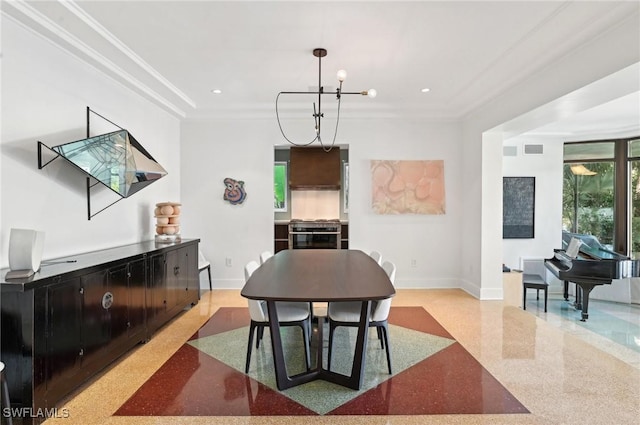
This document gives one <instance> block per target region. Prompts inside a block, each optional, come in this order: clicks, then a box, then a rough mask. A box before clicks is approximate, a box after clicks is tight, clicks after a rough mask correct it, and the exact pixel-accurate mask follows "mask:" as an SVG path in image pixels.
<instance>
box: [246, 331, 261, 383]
mask: <svg viewBox="0 0 640 425" xmlns="http://www.w3.org/2000/svg"><path fill="white" fill-rule="evenodd" d="M255 329H256V323H255V322H254V321H253V320H252V321H251V325H249V343H248V344H247V361H246V362H245V365H244V373H249V363H251V346H252V345H253V332H254V331H255ZM258 333H260V331H258ZM256 338H258V335H256Z"/></svg>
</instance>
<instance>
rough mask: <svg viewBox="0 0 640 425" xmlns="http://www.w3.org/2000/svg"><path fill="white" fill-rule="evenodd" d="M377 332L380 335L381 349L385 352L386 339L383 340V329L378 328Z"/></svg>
mask: <svg viewBox="0 0 640 425" xmlns="http://www.w3.org/2000/svg"><path fill="white" fill-rule="evenodd" d="M376 331H377V333H378V340H380V348H381V349H383V350H384V339H383V338H382V329H380V327H378V326H376Z"/></svg>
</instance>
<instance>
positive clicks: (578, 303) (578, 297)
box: [574, 283, 582, 310]
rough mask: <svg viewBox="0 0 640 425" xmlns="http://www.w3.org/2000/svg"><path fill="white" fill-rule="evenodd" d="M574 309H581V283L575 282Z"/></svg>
mask: <svg viewBox="0 0 640 425" xmlns="http://www.w3.org/2000/svg"><path fill="white" fill-rule="evenodd" d="M574 306H575V308H576V310H582V285H578V284H577V283H576V303H575V304H574Z"/></svg>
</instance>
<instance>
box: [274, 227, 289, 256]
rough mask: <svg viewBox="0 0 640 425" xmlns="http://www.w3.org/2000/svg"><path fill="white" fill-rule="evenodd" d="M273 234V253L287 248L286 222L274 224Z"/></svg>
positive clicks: (287, 230) (287, 232) (287, 231)
mask: <svg viewBox="0 0 640 425" xmlns="http://www.w3.org/2000/svg"><path fill="white" fill-rule="evenodd" d="M273 234H274V236H275V239H274V242H273V252H274V254H275V253H277V252H280V251H282V250H284V249H289V225H288V224H274V226H273Z"/></svg>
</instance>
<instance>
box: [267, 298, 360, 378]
mask: <svg viewBox="0 0 640 425" xmlns="http://www.w3.org/2000/svg"><path fill="white" fill-rule="evenodd" d="M267 308H268V310H269V331H270V333H271V335H270V336H271V349H272V351H273V361H274V368H275V373H276V384H277V386H278V389H279V390H281V391H282V390H286V389H287V388H291V387H295V386H296V385H301V384H304V383H307V382H310V381H313V380H316V379H324V380H326V381H329V382H333V383H334V384H338V385H342V386H345V387H348V388H351V389H354V390H359V389H360V387H362V382H363V380H364V368H365V359H366V354H367V341H368V337H369V315H370V311H371V301H363V302H362V307H361V310H360V322H359V324H358V335H357V336H356V347H355V353H354V355H353V365H352V367H351V376H346V375H342V374H339V373H335V372H331V371H329V370H326V369H323V367H322V358H323V356H322V330H321V328H320V326H322V324H321V323H320V321H318V323H319V324H318V327H319V330H318V331H319V332H318V344H319V345H320V346H319V348H318V358H317V360H316V367H315V368H313V369H311V370H310V371H307V372H303V373H300V374H298V375H294V376H288V375H287V365H286V363H285V360H284V350H283V348H282V338H281V336H280V322H279V321H278V311H277V310H276V302H275V301H267Z"/></svg>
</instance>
